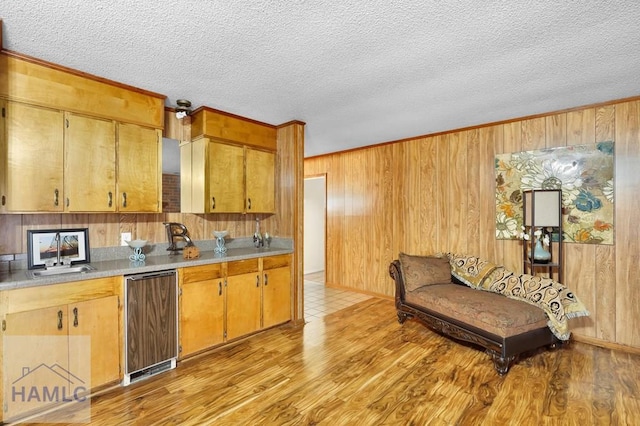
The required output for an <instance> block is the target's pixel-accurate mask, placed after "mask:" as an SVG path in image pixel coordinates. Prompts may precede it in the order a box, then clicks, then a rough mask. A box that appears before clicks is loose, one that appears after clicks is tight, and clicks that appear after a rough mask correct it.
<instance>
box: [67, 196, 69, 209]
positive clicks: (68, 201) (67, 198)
mask: <svg viewBox="0 0 640 426" xmlns="http://www.w3.org/2000/svg"><path fill="white" fill-rule="evenodd" d="M67 207H69V197H67Z"/></svg>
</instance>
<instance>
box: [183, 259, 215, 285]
mask: <svg viewBox="0 0 640 426" xmlns="http://www.w3.org/2000/svg"><path fill="white" fill-rule="evenodd" d="M222 265H223V264H222V263H212V264H210V265H202V266H191V267H189V268H184V269H183V270H182V282H183V284H189V283H195V282H199V281H206V280H212V279H216V278H222V277H223V276H224V273H223V269H222Z"/></svg>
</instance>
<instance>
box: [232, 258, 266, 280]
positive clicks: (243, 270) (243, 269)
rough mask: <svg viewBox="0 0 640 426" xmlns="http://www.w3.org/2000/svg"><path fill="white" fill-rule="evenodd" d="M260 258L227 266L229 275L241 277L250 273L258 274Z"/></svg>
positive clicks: (239, 261)
mask: <svg viewBox="0 0 640 426" xmlns="http://www.w3.org/2000/svg"><path fill="white" fill-rule="evenodd" d="M259 270H260V268H259V267H258V258H255V259H246V260H238V261H236V262H229V263H228V264H227V275H228V276H229V275H241V274H247V273H249V272H258V271H259Z"/></svg>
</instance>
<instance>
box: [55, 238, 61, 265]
mask: <svg viewBox="0 0 640 426" xmlns="http://www.w3.org/2000/svg"><path fill="white" fill-rule="evenodd" d="M55 241H56V266H60V233H59V232H56V237H55Z"/></svg>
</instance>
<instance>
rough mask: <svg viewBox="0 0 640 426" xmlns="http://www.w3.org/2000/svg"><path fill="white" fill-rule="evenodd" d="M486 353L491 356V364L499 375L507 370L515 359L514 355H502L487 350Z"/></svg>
mask: <svg viewBox="0 0 640 426" xmlns="http://www.w3.org/2000/svg"><path fill="white" fill-rule="evenodd" d="M487 353H488V354H489V355H490V356H491V359H492V360H493V366H494V367H495V369H496V371H497V372H498V374H499V375H501V376H504V375H505V374H507V373H508V372H509V368H510V367H511V364H513V362H514V361H515V359H516V357H515V356H509V357H503V356H502V355H500V354H499V353H498V352H495V351H492V350H487Z"/></svg>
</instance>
